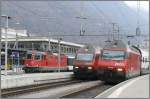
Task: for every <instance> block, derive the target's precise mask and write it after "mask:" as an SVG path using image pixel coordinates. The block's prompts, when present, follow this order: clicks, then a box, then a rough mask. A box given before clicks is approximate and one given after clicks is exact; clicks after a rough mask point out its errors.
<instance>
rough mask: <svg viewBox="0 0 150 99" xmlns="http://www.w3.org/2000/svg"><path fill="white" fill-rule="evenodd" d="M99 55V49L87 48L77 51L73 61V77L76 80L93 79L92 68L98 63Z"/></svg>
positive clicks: (93, 69) (93, 70)
mask: <svg viewBox="0 0 150 99" xmlns="http://www.w3.org/2000/svg"><path fill="white" fill-rule="evenodd" d="M99 55H100V50H99V48H94V47H91V46H88V47H84V48H81V49H79V50H78V52H77V53H76V57H75V60H74V68H73V72H74V75H75V77H76V78H78V79H95V78H96V72H95V68H94V66H95V65H96V64H97V62H98V57H99Z"/></svg>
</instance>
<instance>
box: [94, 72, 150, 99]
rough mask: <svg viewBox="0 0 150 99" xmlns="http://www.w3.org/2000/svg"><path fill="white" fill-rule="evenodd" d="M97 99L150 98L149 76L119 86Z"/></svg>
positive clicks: (130, 80)
mask: <svg viewBox="0 0 150 99" xmlns="http://www.w3.org/2000/svg"><path fill="white" fill-rule="evenodd" d="M95 98H149V74H148V75H143V76H139V77H136V78H133V79H129V80H127V81H124V82H122V83H120V84H117V85H116V86H114V87H112V88H110V89H108V90H106V91H104V92H103V93H101V94H100V95H98V96H96V97H95Z"/></svg>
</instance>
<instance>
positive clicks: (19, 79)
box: [1, 72, 73, 89]
mask: <svg viewBox="0 0 150 99" xmlns="http://www.w3.org/2000/svg"><path fill="white" fill-rule="evenodd" d="M72 75H73V72H60V73H59V72H55V73H30V74H18V75H7V76H5V75H1V89H5V88H13V87H19V86H25V85H32V84H40V83H45V82H50V81H54V80H58V79H65V78H66V79H67V78H68V79H69V78H71V77H72Z"/></svg>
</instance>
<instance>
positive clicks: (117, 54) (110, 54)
mask: <svg viewBox="0 0 150 99" xmlns="http://www.w3.org/2000/svg"><path fill="white" fill-rule="evenodd" d="M124 58H125V52H124V51H110V50H104V51H103V53H102V59H107V60H123V59H124Z"/></svg>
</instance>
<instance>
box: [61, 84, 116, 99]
mask: <svg viewBox="0 0 150 99" xmlns="http://www.w3.org/2000/svg"><path fill="white" fill-rule="evenodd" d="M113 86H114V85H113V84H112V85H110V84H106V83H104V82H103V83H101V84H99V85H97V86H93V87H90V88H87V89H84V90H81V91H78V92H75V93H72V94H69V95H66V96H63V97H61V98H94V97H96V96H97V95H99V94H100V93H102V92H103V91H105V90H107V89H109V88H111V87H113Z"/></svg>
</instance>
